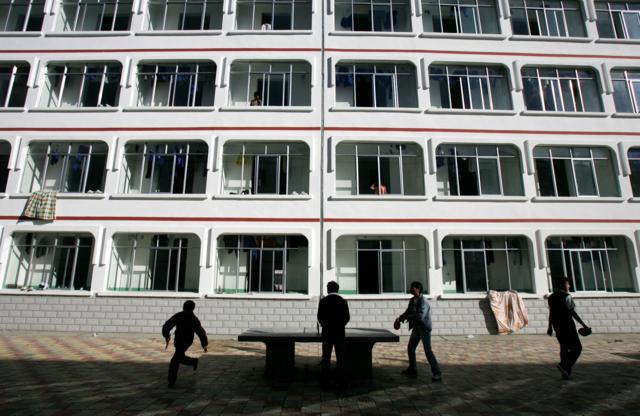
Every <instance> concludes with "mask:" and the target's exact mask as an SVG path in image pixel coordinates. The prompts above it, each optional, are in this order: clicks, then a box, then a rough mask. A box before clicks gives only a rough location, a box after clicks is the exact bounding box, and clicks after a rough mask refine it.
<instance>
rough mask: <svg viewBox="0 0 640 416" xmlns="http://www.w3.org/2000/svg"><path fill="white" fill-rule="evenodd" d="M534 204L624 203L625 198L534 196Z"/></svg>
mask: <svg viewBox="0 0 640 416" xmlns="http://www.w3.org/2000/svg"><path fill="white" fill-rule="evenodd" d="M531 200H532V201H534V202H616V203H617V202H624V201H625V198H621V197H617V196H566V197H564V196H563V197H555V196H534V197H533V198H531Z"/></svg>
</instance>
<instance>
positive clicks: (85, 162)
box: [21, 142, 108, 193]
mask: <svg viewBox="0 0 640 416" xmlns="http://www.w3.org/2000/svg"><path fill="white" fill-rule="evenodd" d="M107 150H108V149H107V145H106V144H105V143H103V142H31V143H30V144H29V152H28V154H27V160H26V165H25V168H24V174H23V177H22V187H21V189H22V192H34V191H56V192H78V193H93V192H97V193H100V192H102V191H104V179H105V169H106V163H107Z"/></svg>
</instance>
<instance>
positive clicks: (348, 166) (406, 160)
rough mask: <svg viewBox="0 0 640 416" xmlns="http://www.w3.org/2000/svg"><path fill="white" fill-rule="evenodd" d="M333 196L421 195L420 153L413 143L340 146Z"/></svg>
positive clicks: (337, 149) (337, 152) (422, 193)
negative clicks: (334, 193) (334, 194)
mask: <svg viewBox="0 0 640 416" xmlns="http://www.w3.org/2000/svg"><path fill="white" fill-rule="evenodd" d="M336 194H338V195H387V194H389V195H424V165H423V159H422V149H421V148H420V146H418V145H417V144H415V143H350V142H346V143H340V144H338V146H337V148H336Z"/></svg>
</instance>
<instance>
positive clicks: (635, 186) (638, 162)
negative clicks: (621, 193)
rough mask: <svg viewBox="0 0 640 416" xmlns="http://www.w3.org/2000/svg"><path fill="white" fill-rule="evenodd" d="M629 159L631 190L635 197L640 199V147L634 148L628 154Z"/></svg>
mask: <svg viewBox="0 0 640 416" xmlns="http://www.w3.org/2000/svg"><path fill="white" fill-rule="evenodd" d="M627 156H628V158H629V167H630V168H631V176H629V180H630V181H631V189H632V190H633V196H634V197H636V198H638V197H640V147H632V148H631V149H629V153H628V154H627Z"/></svg>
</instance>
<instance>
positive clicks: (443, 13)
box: [422, 0, 500, 34]
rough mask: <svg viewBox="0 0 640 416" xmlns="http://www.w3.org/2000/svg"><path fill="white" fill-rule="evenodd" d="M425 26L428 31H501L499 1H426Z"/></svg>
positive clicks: (424, 8)
mask: <svg viewBox="0 0 640 416" xmlns="http://www.w3.org/2000/svg"><path fill="white" fill-rule="evenodd" d="M422 25H423V30H424V31H425V32H436V33H473V34H497V33H500V24H499V22H498V11H497V7H496V2H495V0H424V1H423V2H422Z"/></svg>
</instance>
